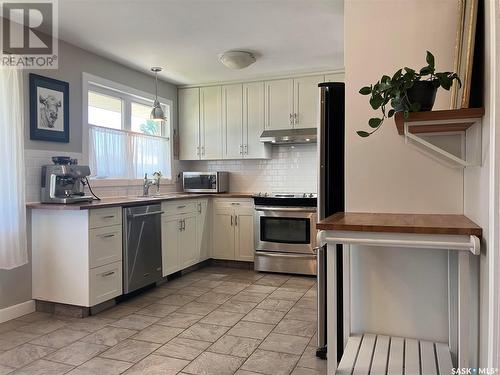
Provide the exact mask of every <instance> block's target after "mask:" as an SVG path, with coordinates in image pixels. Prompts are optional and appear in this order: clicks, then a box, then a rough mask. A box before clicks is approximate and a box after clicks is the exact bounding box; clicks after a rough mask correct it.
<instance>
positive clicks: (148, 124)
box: [87, 84, 171, 179]
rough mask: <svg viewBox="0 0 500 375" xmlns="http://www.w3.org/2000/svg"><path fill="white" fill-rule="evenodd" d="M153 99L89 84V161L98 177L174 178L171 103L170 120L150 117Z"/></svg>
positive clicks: (165, 105)
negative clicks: (154, 175) (158, 119)
mask: <svg viewBox="0 0 500 375" xmlns="http://www.w3.org/2000/svg"><path fill="white" fill-rule="evenodd" d="M152 105H153V100H151V99H149V98H144V97H139V96H136V95H134V94H131V93H127V92H123V91H121V90H120V91H118V90H115V89H113V88H109V87H103V86H100V85H97V84H89V88H88V112H87V114H88V125H89V164H90V169H91V172H92V176H93V177H94V178H99V179H142V178H143V177H144V175H145V174H146V173H147V174H148V175H150V176H151V175H152V174H153V173H154V172H156V171H160V172H161V173H162V175H163V177H164V178H168V179H170V178H171V145H170V122H171V121H170V104H168V103H161V105H162V107H163V110H164V112H165V118H166V121H164V122H162V123H160V122H155V121H152V120H150V119H149V115H150V113H151V107H152Z"/></svg>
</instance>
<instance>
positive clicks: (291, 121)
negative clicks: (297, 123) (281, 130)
mask: <svg viewBox="0 0 500 375" xmlns="http://www.w3.org/2000/svg"><path fill="white" fill-rule="evenodd" d="M289 119H290V125H293V115H292V114H291V113H290V118H289Z"/></svg>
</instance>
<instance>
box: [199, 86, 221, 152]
mask: <svg viewBox="0 0 500 375" xmlns="http://www.w3.org/2000/svg"><path fill="white" fill-rule="evenodd" d="M200 96H201V99H200V100H201V107H200V108H201V116H200V117H201V159H205V160H213V159H222V91H221V87H220V86H212V87H202V88H201V89H200Z"/></svg>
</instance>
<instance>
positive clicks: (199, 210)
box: [198, 203, 201, 214]
mask: <svg viewBox="0 0 500 375" xmlns="http://www.w3.org/2000/svg"><path fill="white" fill-rule="evenodd" d="M198 212H199V213H200V214H201V203H198Z"/></svg>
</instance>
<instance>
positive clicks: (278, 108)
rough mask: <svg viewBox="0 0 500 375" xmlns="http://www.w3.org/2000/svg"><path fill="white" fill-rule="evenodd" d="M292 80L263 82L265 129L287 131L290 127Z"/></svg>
mask: <svg viewBox="0 0 500 375" xmlns="http://www.w3.org/2000/svg"><path fill="white" fill-rule="evenodd" d="M292 116H293V79H280V80H275V81H266V82H265V121H266V123H265V126H266V129H288V128H291V127H292Z"/></svg>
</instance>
